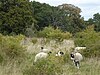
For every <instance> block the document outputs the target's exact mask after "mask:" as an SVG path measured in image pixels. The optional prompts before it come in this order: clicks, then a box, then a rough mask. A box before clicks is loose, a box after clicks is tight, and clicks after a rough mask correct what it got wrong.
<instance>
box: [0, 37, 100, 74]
mask: <svg viewBox="0 0 100 75" xmlns="http://www.w3.org/2000/svg"><path fill="white" fill-rule="evenodd" d="M30 41H32V42H33V43H32V42H30ZM21 45H22V46H23V47H24V48H25V49H26V50H27V51H26V56H25V58H23V59H20V60H19V58H20V57H19V58H16V59H11V60H10V59H7V60H5V61H3V62H2V63H0V75H99V74H100V58H86V57H84V60H83V61H82V62H81V66H80V69H77V68H76V67H75V66H74V64H73V62H72V61H71V60H70V58H69V52H70V50H71V48H72V47H74V42H73V41H72V40H64V41H63V42H60V43H59V42H57V41H54V40H52V41H51V40H47V39H36V38H34V39H32V40H31V39H26V40H24V41H21ZM41 46H44V47H45V48H47V49H51V50H52V52H53V53H52V54H51V56H49V57H48V59H46V60H43V61H40V62H38V63H35V64H33V61H34V56H35V54H36V53H38V52H39V50H40V47H41ZM58 50H61V51H64V52H65V55H64V56H63V57H55V56H54V55H55V53H56V52H57V51H58Z"/></svg>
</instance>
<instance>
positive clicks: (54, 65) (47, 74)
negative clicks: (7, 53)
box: [23, 56, 64, 75]
mask: <svg viewBox="0 0 100 75" xmlns="http://www.w3.org/2000/svg"><path fill="white" fill-rule="evenodd" d="M63 62H64V60H63V57H58V58H57V57H54V56H49V57H48V58H47V59H42V60H40V61H38V62H36V63H34V65H32V66H31V67H29V68H27V69H25V70H24V71H23V75H33V74H34V75H61V74H62V73H63V69H62V64H63Z"/></svg>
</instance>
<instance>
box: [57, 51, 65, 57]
mask: <svg viewBox="0 0 100 75" xmlns="http://www.w3.org/2000/svg"><path fill="white" fill-rule="evenodd" d="M62 55H64V52H62V51H58V52H57V53H56V56H62Z"/></svg>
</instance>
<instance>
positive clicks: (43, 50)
mask: <svg viewBox="0 0 100 75" xmlns="http://www.w3.org/2000/svg"><path fill="white" fill-rule="evenodd" d="M40 52H45V53H47V52H50V50H49V49H44V48H43V47H41V50H40Z"/></svg>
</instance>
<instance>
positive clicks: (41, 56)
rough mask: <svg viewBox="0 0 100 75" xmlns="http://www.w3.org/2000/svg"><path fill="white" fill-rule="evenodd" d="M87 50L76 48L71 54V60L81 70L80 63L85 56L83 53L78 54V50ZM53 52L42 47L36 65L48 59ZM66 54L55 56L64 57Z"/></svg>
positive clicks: (36, 56) (36, 58) (61, 53)
mask: <svg viewBox="0 0 100 75" xmlns="http://www.w3.org/2000/svg"><path fill="white" fill-rule="evenodd" d="M81 49H86V47H75V48H74V51H73V52H72V53H70V58H71V60H72V61H73V63H74V65H75V66H76V67H77V68H78V69H79V67H80V61H81V60H82V59H83V56H82V54H81V53H79V52H78V50H81ZM51 53H52V52H51V51H50V50H48V49H44V48H43V47H41V50H40V52H39V53H37V54H36V55H35V59H34V63H36V62H37V61H38V60H40V59H46V58H47V57H48V56H49V55H50V54H51ZM63 55H64V52H62V51H58V52H57V53H56V54H55V56H63Z"/></svg>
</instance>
